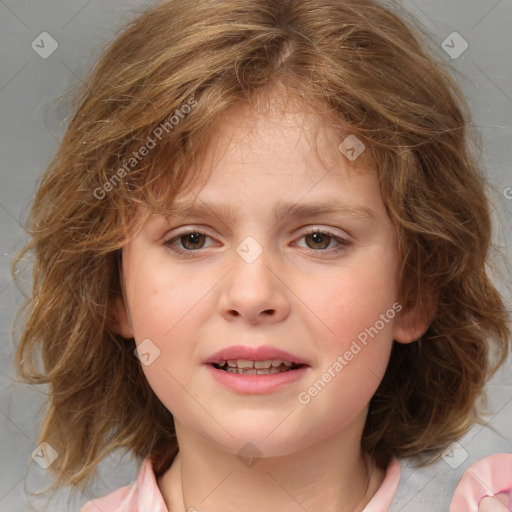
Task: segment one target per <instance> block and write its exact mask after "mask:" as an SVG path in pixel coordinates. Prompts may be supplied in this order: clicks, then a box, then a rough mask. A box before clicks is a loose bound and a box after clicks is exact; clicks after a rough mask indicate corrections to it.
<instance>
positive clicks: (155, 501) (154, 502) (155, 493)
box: [80, 458, 169, 512]
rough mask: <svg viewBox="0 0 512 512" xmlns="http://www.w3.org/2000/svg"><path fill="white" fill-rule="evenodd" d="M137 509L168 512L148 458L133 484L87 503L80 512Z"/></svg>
mask: <svg viewBox="0 0 512 512" xmlns="http://www.w3.org/2000/svg"><path fill="white" fill-rule="evenodd" d="M139 509H140V510H151V511H152V512H169V511H168V510H167V507H166V505H165V502H164V500H163V497H162V494H161V493H160V489H159V488H158V484H157V481H156V477H155V473H154V471H153V467H152V465H151V460H150V459H149V458H147V459H145V460H144V462H143V463H142V465H141V467H140V470H139V473H138V475H137V480H136V481H135V482H132V483H131V484H129V485H126V486H124V487H121V488H119V489H117V490H116V491H113V492H111V493H110V494H107V495H106V496H102V497H101V498H96V499H93V500H91V501H89V502H87V503H86V504H85V505H84V506H83V507H82V508H81V509H80V512H98V510H101V511H102V512H132V511H133V510H139Z"/></svg>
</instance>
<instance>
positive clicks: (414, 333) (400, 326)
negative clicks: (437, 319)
mask: <svg viewBox="0 0 512 512" xmlns="http://www.w3.org/2000/svg"><path fill="white" fill-rule="evenodd" d="M436 311H437V302H436V300H435V297H434V294H429V295H428V296H427V297H426V298H424V299H423V300H419V301H417V302H416V303H412V304H411V305H408V306H407V307H404V308H403V309H402V311H400V312H399V313H398V315H396V317H395V321H394V325H393V339H394V340H395V341H397V342H398V343H412V342H413V341H416V340H417V339H418V338H420V337H421V336H423V335H424V334H425V332H427V330H428V328H429V327H430V324H431V323H432V320H433V319H434V316H435V314H436Z"/></svg>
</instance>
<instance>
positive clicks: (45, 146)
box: [0, 0, 512, 512]
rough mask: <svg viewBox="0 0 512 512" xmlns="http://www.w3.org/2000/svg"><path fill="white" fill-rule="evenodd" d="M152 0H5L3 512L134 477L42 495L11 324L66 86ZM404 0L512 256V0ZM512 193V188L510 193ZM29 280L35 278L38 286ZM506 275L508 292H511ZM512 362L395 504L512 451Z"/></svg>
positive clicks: (126, 464)
mask: <svg viewBox="0 0 512 512" xmlns="http://www.w3.org/2000/svg"><path fill="white" fill-rule="evenodd" d="M152 3H153V2H150V1H146V2H142V1H136V0H130V1H126V0H125V1H121V0H109V1H108V2H99V1H97V0H96V1H93V0H89V1H87V0H71V1H66V2H64V1H63V0H61V1H59V0H44V1H43V0H40V1H37V2H34V1H28V0H0V37H1V38H2V44H0V63H1V74H0V112H1V124H0V130H1V137H0V148H1V155H2V158H1V172H0V180H1V181H0V183H1V187H0V228H1V230H2V236H1V239H0V244H1V251H0V336H1V343H0V356H1V357H0V433H1V435H0V454H1V455H0V456H1V460H0V512H7V511H9V512H19V511H26V510H53V511H55V512H65V511H66V512H70V511H71V510H76V511H78V510H79V508H80V507H81V506H82V505H83V504H84V503H85V502H87V501H88V500H89V499H92V498H93V497H95V496H102V495H104V494H107V493H108V492H111V491H112V490H114V489H117V488H119V487H121V486H123V485H126V484H128V483H130V482H131V481H132V480H134V479H135V477H136V474H137V467H136V466H135V464H134V462H133V461H132V459H131V458H130V457H128V456H125V457H122V456H121V454H116V455H115V456H114V455H113V456H111V457H109V458H108V459H107V460H105V461H104V462H103V463H102V465H101V467H100V479H99V480H98V482H97V483H96V485H95V487H94V488H93V490H92V492H91V493H90V494H89V495H88V496H85V495H80V496H79V499H78V500H77V501H76V502H75V503H74V504H73V506H71V507H68V506H67V505H66V503H65V501H64V500H65V499H66V498H67V491H63V492H61V493H59V494H57V495H55V496H54V497H53V498H52V501H51V502H50V504H48V502H47V501H46V500H43V499H36V498H32V504H33V505H34V508H33V509H32V508H31V506H30V504H29V501H28V498H27V491H28V490H29V491H36V490H37V489H41V488H42V487H44V486H45V485H48V484H49V483H50V480H49V479H48V474H47V472H48V471H49V470H44V469H42V468H40V467H39V466H37V465H36V464H32V465H31V467H30V470H29V471H28V474H27V480H26V488H25V486H24V481H23V478H24V472H25V469H26V466H27V463H28V461H29V460H30V457H31V454H32V452H33V451H34V450H35V448H36V446H37V437H38V424H39V422H40V421H41V418H42V411H43V405H44V397H45V395H44V391H45V388H44V387H42V386H39V387H37V386H28V385H22V384H18V383H15V382H13V381H12V380H11V378H10V377H11V376H12V375H14V366H13V354H14V342H13V340H12V336H11V332H10V327H11V322H12V319H13V315H14V312H15V309H16V307H17V306H18V305H19V304H20V303H21V295H20V294H19V292H18V291H17V290H16V287H15V286H14V285H13V284H12V282H11V276H10V271H9V264H10V260H11V258H12V256H13V254H14V253H15V252H16V250H18V249H19V248H20V247H21V245H22V243H23V241H24V233H23V230H22V228H21V224H22V223H23V221H24V220H25V218H26V215H27V213H28V208H29V204H30V202H31V200H32V198H33V196H34V193H35V190H36V187H37V183H38V181H39V178H40V175H41V173H42V171H43V169H44V168H45V167H46V166H47V164H48V163H49V161H50V159H51V157H52V155H53V154H54V152H55V151H56V149H57V147H58V142H59V140H60V138H61V137H62V134H63V131H64V127H65V118H66V115H67V112H66V103H65V102H64V104H63V105H58V104H57V101H56V100H57V99H58V97H59V96H60V95H62V93H64V92H65V90H66V89H67V88H68V87H70V86H72V85H73V84H75V83H76V82H77V81H79V80H80V79H81V77H82V76H84V74H85V71H86V70H87V69H88V68H89V67H90V66H91V65H92V64H93V62H94V61H95V59H96V57H97V56H98V55H99V52H100V51H101V48H102V46H103V45H104V44H105V43H106V42H107V41H108V40H110V39H111V38H112V37H113V35H114V33H115V31H116V30H117V29H118V28H119V27H120V26H121V25H122V24H123V23H124V22H125V21H127V20H128V19H130V18H131V16H132V13H133V10H134V9H139V8H141V7H143V6H144V5H150V4H152ZM447 3H448V2H445V1H441V0H434V1H426V0H415V1H414V2H413V1H411V0H404V2H403V5H404V7H405V8H406V9H407V10H408V11H409V13H411V14H412V15H413V16H414V17H415V18H416V19H417V20H418V21H419V22H420V23H421V24H423V25H424V26H425V28H426V29H427V30H428V31H430V32H431V33H432V35H433V37H434V38H435V40H436V41H438V42H439V44H438V48H439V56H440V58H442V59H443V60H444V61H446V62H447V63H449V64H450V65H452V66H453V69H454V71H455V72H456V80H457V81H458V82H459V84H460V85H461V86H462V88H463V91H464V92H465V93H466V95H467V97H468V98H469V101H470V106H471V108H472V113H473V116H474V122H475V124H476V125H477V126H478V127H479V129H480V130H481V133H482V136H483V142H484V155H483V163H484V164H485V167H486V169H487V171H488V174H489V178H490V180H491V182H492V184H493V185H494V189H493V191H492V194H491V197H492V200H493V202H494V204H495V211H494V214H495V217H496V220H495V222H496V227H497V232H496V239H497V241H498V242H499V243H500V245H502V247H503V248H504V251H505V253H506V254H508V257H509V258H510V254H511V229H510V228H511V218H512V189H508V188H507V187H512V171H511V163H512V144H511V135H512V128H511V125H512V73H511V69H510V54H511V50H512V44H511V43H512V35H511V34H512V30H511V29H512V27H511V22H512V2H511V1H510V0H499V1H496V0H486V1H480V0H471V1H468V0H452V1H450V2H449V6H448V5H447ZM454 31H456V32H458V33H459V34H461V36H462V37H463V38H464V39H465V40H466V41H467V42H468V44H469V47H468V49H467V50H466V51H465V52H464V53H463V54H462V55H460V56H459V57H458V58H456V59H452V58H450V57H449V56H448V54H447V53H445V52H444V50H443V49H442V47H441V43H442V41H444V40H445V39H446V37H447V36H448V35H449V34H451V33H452V32H454ZM42 32H48V33H49V34H51V36H52V37H53V38H54V39H55V40H56V41H57V43H58V48H57V50H56V51H55V52H54V53H52V54H51V55H50V56H49V57H48V58H46V59H43V58H41V57H40V56H39V55H38V54H37V53H36V52H35V51H34V50H33V49H32V47H31V43H32V41H34V40H35V39H36V38H37V37H38V36H39V35H40V34H41V33H42ZM507 190H508V191H509V192H510V193H507ZM507 196H508V198H507ZM28 279H29V276H28V277H27V278H26V280H27V285H26V286H25V289H28V284H29V280H28ZM505 285H508V286H509V285H510V280H509V279H508V283H505V282H504V281H500V287H501V289H502V290H503V291H504V292H505V293H507V296H508V300H510V298H509V294H508V291H507V290H506V286H505ZM510 370H511V364H510V362H509V364H508V365H507V366H506V367H504V368H503V369H502V371H500V373H499V374H498V375H497V376H496V377H495V378H494V379H493V380H492V381H491V382H490V383H489V385H488V387H487V391H488V397H489V402H488V407H489V410H490V411H491V414H490V415H489V416H488V417H487V421H488V424H487V426H481V425H475V426H474V427H473V428H472V430H471V431H470V432H469V433H468V434H467V435H466V436H465V437H464V438H463V439H462V440H461V441H460V443H459V446H457V447H455V452H454V456H452V457H447V458H445V459H441V460H440V461H439V462H437V463H435V464H433V465H430V466H428V467H426V468H423V469H415V470H414V471H412V470H411V469H410V468H409V467H408V466H407V465H405V464H404V465H403V477H402V482H401V485H400V489H399V493H398V495H397V497H396V499H395V502H394V507H393V510H396V511H399V510H401V511H404V512H412V511H414V512H422V511H425V512H427V511H428V512H434V511H437V510H439V511H440V510H447V509H448V506H449V503H450V498H451V496H452V494H453V489H454V488H455V485H456V483H457V482H458V480H459V478H460V476H461V474H462V472H463V471H464V470H466V469H467V468H468V467H469V466H470V465H471V464H472V463H473V462H475V461H476V460H478V459H480V458H482V457H485V456H487V455H490V454H493V453H499V452H512V437H511V436H512V434H511V433H512V377H511V371H510Z"/></svg>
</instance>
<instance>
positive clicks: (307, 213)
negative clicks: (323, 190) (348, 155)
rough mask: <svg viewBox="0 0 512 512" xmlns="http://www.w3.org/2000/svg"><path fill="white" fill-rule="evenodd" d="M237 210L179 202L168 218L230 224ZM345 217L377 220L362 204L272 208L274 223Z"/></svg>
mask: <svg viewBox="0 0 512 512" xmlns="http://www.w3.org/2000/svg"><path fill="white" fill-rule="evenodd" d="M238 210H239V208H235V207H234V206H233V205H231V204H227V203H222V202H219V203H217V202H215V203H212V202H209V201H201V203H199V204H196V200H193V201H180V202H176V203H174V204H173V205H172V206H171V207H170V215H169V216H170V217H175V216H176V217H178V216H181V215H187V216H194V217H207V216H208V215H212V214H215V215H217V216H219V217H220V218H222V219H225V220H228V221H230V222H233V221H236V220H237V218H238ZM331 214H338V215H347V216H350V217H353V218H355V219H357V220H366V221H368V220H377V216H376V214H375V212H374V211H373V210H372V209H370V208H368V207H367V206H365V205H363V204H343V203H340V202H337V201H326V202H315V203H293V202H285V201H278V203H277V204H276V207H275V208H274V216H275V218H276V221H278V220H279V219H280V218H282V217H284V216H287V217H288V216H289V217H291V218H294V219H300V218H308V217H319V216H322V215H331Z"/></svg>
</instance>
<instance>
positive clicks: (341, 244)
mask: <svg viewBox="0 0 512 512" xmlns="http://www.w3.org/2000/svg"><path fill="white" fill-rule="evenodd" d="M176 229H179V228H176ZM304 229H306V231H302V230H304ZM172 231H175V230H174V229H173V230H172ZM295 231H296V232H300V233H297V235H298V234H300V236H298V237H297V236H296V237H295V238H294V242H295V240H300V239H302V238H304V237H305V236H307V235H310V234H314V233H320V234H326V235H327V236H329V237H331V238H332V239H333V240H334V241H336V242H337V243H338V245H337V246H336V247H334V248H331V249H310V248H309V247H301V249H303V250H305V251H306V252H308V253H309V254H318V255H325V256H335V255H337V254H339V253H341V252H343V251H344V250H346V249H348V248H349V247H350V246H352V245H353V243H354V242H353V241H352V240H351V236H350V235H348V236H346V235H345V234H343V235H339V234H336V232H335V230H334V228H324V227H320V226H318V225H311V224H310V225H308V226H303V227H301V228H299V229H297V230H295ZM191 233H197V234H200V235H205V236H206V237H207V238H211V239H212V240H214V239H215V237H213V236H211V235H209V234H208V232H207V230H205V228H204V227H195V226H193V225H190V226H187V227H186V228H183V230H181V231H178V232H177V233H175V234H173V235H169V234H167V235H166V236H165V237H164V242H163V244H164V245H165V246H167V247H168V248H169V249H170V250H172V251H173V252H175V253H176V254H179V255H186V256H190V257H193V256H192V255H193V254H194V253H199V254H200V253H201V252H202V251H203V250H204V249H209V247H206V248H199V249H196V250H187V249H179V248H176V247H172V244H171V242H172V243H174V242H176V241H178V240H179V239H180V238H181V237H183V236H186V235H188V234H191Z"/></svg>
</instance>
